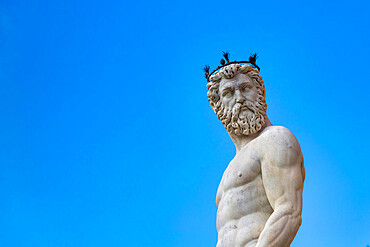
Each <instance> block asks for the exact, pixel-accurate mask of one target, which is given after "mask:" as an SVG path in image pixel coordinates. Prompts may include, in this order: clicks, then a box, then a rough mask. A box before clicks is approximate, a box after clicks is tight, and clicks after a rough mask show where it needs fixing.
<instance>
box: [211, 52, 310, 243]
mask: <svg viewBox="0 0 370 247" xmlns="http://www.w3.org/2000/svg"><path fill="white" fill-rule="evenodd" d="M254 58H256V56H255V57H254ZM227 60H228V59H227ZM250 60H251V58H250ZM252 60H253V59H252ZM221 63H222V64H223V66H220V67H221V68H220V67H219V68H217V69H218V70H217V71H216V72H215V73H214V74H213V75H210V74H209V66H208V68H207V66H206V69H205V71H206V78H207V80H208V84H207V88H208V93H207V95H208V98H209V102H210V104H211V107H212V109H213V110H214V112H215V113H216V115H217V117H218V119H220V120H221V122H222V124H223V125H224V126H225V128H226V130H227V131H228V134H229V135H230V137H231V140H232V141H233V142H234V144H235V147H236V155H235V157H234V158H233V159H232V160H231V162H230V163H229V165H228V167H227V168H226V170H225V172H224V174H223V176H222V179H221V182H220V185H219V187H218V191H217V196H216V205H217V223H216V227H217V232H218V242H217V246H216V247H242V246H243V247H289V246H290V244H291V242H292V241H293V239H294V237H295V235H296V233H297V231H298V228H299V227H300V225H301V221H302V219H301V212H302V189H303V181H304V178H305V171H304V166H303V155H302V152H301V148H300V145H299V143H298V141H297V139H296V138H295V136H294V135H293V133H292V132H290V130H289V129H287V128H285V127H282V126H273V125H272V124H271V122H270V121H269V119H268V118H267V116H266V108H267V105H266V102H265V87H264V82H263V80H262V76H261V75H259V67H258V66H251V65H249V64H242V63H241V62H240V63H239V62H233V63H230V62H229V61H228V63H227V64H226V65H225V61H223V60H221ZM251 64H252V65H255V59H254V63H253V61H252V63H251ZM256 67H257V68H258V69H257V68H256ZM212 73H213V72H212Z"/></svg>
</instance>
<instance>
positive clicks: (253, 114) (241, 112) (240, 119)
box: [217, 101, 266, 136]
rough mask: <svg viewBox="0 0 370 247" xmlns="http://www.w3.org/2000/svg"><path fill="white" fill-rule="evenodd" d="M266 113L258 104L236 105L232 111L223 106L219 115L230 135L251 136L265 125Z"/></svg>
mask: <svg viewBox="0 0 370 247" xmlns="http://www.w3.org/2000/svg"><path fill="white" fill-rule="evenodd" d="M265 115H266V111H265V108H264V107H263V105H261V104H259V103H258V102H256V103H254V102H251V101H246V102H244V103H243V104H241V103H236V104H235V105H234V106H233V108H232V109H228V108H225V106H224V105H222V106H221V107H220V109H219V111H218V113H217V117H218V119H220V120H221V122H222V124H223V125H224V126H225V128H226V130H227V131H228V132H229V133H230V134H235V135H238V136H241V135H251V134H254V133H257V132H258V131H260V130H261V129H262V127H263V125H264V124H265Z"/></svg>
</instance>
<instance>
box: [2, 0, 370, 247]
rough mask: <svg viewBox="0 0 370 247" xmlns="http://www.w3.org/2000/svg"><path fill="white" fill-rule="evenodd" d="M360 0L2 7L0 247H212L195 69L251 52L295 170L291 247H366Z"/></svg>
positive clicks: (211, 201)
mask: <svg viewBox="0 0 370 247" xmlns="http://www.w3.org/2000/svg"><path fill="white" fill-rule="evenodd" d="M369 12H370V4H369V2H368V1H350V2H348V1H315V0H314V1H227V2H226V1H186V2H185V1H180V2H175V1H78V2H77V1H59V0H55V1H1V3H0V119H1V121H0V198H1V201H0V246H16V247H18V246H19V247H31V246H37V247H40V246H45V247H46V246H47V247H49V246H52V247H54V246H55V247H56V246H76V247H77V246H78V247H83V246H88V247H91V246H97V247H98V246H104V247H105V246H154V247H156V246H158V247H159V246H160V247H165V246H169V247H172V246H176V247H177V246H178V247H182V246H184V247H185V246H186V247H188V246H215V245H216V241H217V232H216V227H215V221H216V205H215V196H216V190H217V186H218V183H219V181H220V179H221V176H222V173H223V171H224V169H225V168H226V166H227V164H228V162H229V161H230V160H231V159H232V157H233V156H234V154H235V148H234V146H233V144H232V142H231V140H230V139H229V137H228V135H227V133H226V131H225V130H224V129H223V126H222V125H221V123H220V122H219V121H218V120H217V118H216V116H215V115H214V113H213V112H212V110H211V108H210V106H209V104H208V101H207V96H206V93H207V90H206V80H205V79H204V75H203V73H202V71H201V68H202V67H203V66H204V65H205V64H209V65H210V66H211V67H216V66H217V65H218V63H219V60H220V59H221V56H222V52H221V51H228V52H230V54H231V59H232V60H234V59H240V60H243V59H247V58H248V57H249V55H250V53H254V52H257V53H258V54H259V59H258V65H259V66H260V67H261V75H262V76H263V78H264V81H265V86H266V101H267V104H268V111H267V113H268V116H269V118H270V120H271V122H272V123H273V124H274V125H283V126H286V127H288V128H289V129H290V130H291V131H292V132H293V133H294V134H295V135H296V137H297V138H298V140H299V142H300V144H301V147H302V151H303V154H304V158H305V166H306V181H305V187H304V208H303V224H302V226H301V228H300V230H299V232H298V235H297V237H296V239H295V240H294V242H293V244H292V247H305V246H315V247H327V246H336V247H348V246H351V247H352V246H359V247H365V246H366V244H370V230H369V229H370V228H369V227H368V225H369V222H370V196H369V194H370V193H369V191H370V182H369V181H370V180H369V179H368V176H369V172H370V168H369V160H368V159H369V158H368V154H369V152H370V149H369V145H368V142H367V140H369V139H370V134H369V129H368V127H367V123H368V122H369V120H370V119H369V108H368V106H369V93H368V91H369V88H370V86H369V79H368V74H367V73H368V71H369V57H370V46H369V43H370V31H369V26H370V25H369V24H370V19H369Z"/></svg>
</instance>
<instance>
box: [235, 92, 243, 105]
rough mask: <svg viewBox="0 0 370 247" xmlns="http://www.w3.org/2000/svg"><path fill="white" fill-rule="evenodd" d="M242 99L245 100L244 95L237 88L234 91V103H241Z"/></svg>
mask: <svg viewBox="0 0 370 247" xmlns="http://www.w3.org/2000/svg"><path fill="white" fill-rule="evenodd" d="M244 101H245V97H244V95H243V94H242V93H241V92H240V91H239V90H237V91H236V103H243V102H244Z"/></svg>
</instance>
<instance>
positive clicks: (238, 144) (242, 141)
mask: <svg viewBox="0 0 370 247" xmlns="http://www.w3.org/2000/svg"><path fill="white" fill-rule="evenodd" d="M268 126H272V124H271V122H270V120H269V119H268V117H267V116H265V124H264V126H263V127H262V128H261V129H260V131H258V132H257V133H254V134H252V135H241V136H238V135H235V134H230V133H229V135H230V137H231V140H232V141H233V143H234V145H235V148H236V153H238V152H239V151H240V150H241V149H242V148H244V147H245V146H246V145H247V144H248V143H249V142H251V141H252V140H253V139H255V138H256V137H258V136H259V135H260V134H261V133H262V132H263V130H264V129H265V128H266V127H268Z"/></svg>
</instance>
